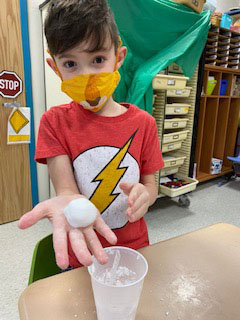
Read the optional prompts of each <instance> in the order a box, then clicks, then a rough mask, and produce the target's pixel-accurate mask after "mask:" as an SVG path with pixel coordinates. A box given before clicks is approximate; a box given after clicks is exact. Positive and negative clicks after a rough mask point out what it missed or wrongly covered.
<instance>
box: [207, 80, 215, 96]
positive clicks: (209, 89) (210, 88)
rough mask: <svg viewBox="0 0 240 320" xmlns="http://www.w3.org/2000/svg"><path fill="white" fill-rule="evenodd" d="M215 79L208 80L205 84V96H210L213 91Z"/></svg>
mask: <svg viewBox="0 0 240 320" xmlns="http://www.w3.org/2000/svg"><path fill="white" fill-rule="evenodd" d="M216 84H217V80H208V84H207V96H211V94H212V93H213V90H214V88H215V87H216Z"/></svg>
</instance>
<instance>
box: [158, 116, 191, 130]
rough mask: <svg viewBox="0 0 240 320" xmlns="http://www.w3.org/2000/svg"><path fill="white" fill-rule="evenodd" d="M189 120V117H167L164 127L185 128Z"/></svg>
mask: <svg viewBox="0 0 240 320" xmlns="http://www.w3.org/2000/svg"><path fill="white" fill-rule="evenodd" d="M187 122H188V119H182V118H172V119H166V120H165V121H164V129H178V128H185V127H186V125H187Z"/></svg>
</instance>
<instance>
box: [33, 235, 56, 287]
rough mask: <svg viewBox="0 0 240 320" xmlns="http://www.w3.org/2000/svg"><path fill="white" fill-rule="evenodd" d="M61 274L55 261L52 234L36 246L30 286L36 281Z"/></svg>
mask: <svg viewBox="0 0 240 320" xmlns="http://www.w3.org/2000/svg"><path fill="white" fill-rule="evenodd" d="M60 272H61V269H60V268H59V267H58V266H57V264H56V260H55V252H54V249H53V238H52V234H50V235H48V236H47V237H45V238H43V239H41V240H40V241H38V243H37V244H36V246H35V249H34V252H33V257H32V264H31V270H30V275H29V279H28V285H30V284H31V283H32V282H34V281H37V280H40V279H44V278H47V277H50V276H53V275H55V274H57V273H60Z"/></svg>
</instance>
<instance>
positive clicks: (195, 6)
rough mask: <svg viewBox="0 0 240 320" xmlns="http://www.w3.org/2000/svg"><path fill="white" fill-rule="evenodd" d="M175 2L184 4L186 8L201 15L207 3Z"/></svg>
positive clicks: (195, 0)
mask: <svg viewBox="0 0 240 320" xmlns="http://www.w3.org/2000/svg"><path fill="white" fill-rule="evenodd" d="M174 2H178V3H181V4H184V5H185V6H187V7H189V8H191V9H193V10H194V11H196V12H198V13H200V12H201V11H202V9H203V6H204V3H205V2H206V0H174Z"/></svg>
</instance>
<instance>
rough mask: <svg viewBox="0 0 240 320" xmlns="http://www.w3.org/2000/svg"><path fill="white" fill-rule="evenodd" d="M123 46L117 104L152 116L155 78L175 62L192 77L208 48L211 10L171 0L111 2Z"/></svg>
mask: <svg viewBox="0 0 240 320" xmlns="http://www.w3.org/2000/svg"><path fill="white" fill-rule="evenodd" d="M108 2H109V5H110V7H111V9H112V11H113V13H114V16H115V19H116V22H117V25H118V28H119V32H120V35H121V38H122V41H123V44H124V45H126V46H127V47H128V54H127V57H126V60H125V62H124V65H123V66H122V67H121V69H120V73H121V82H120V84H119V86H118V88H117V90H116V92H115V98H116V100H117V101H119V102H120V101H121V102H129V103H133V104H136V105H138V106H139V107H140V108H141V109H144V110H146V111H148V112H149V113H150V114H151V113H152V95H153V92H152V79H153V77H154V76H155V75H156V74H157V73H158V72H159V71H161V70H162V69H164V68H166V67H167V66H168V65H169V64H171V63H172V62H176V63H177V64H178V65H180V66H181V67H182V69H183V71H184V74H185V75H186V76H188V77H191V76H192V75H193V73H194V71H195V68H196V65H197V63H198V61H199V59H200V56H201V54H202V51H203V49H204V46H205V43H206V40H207V35H208V30H209V27H210V14H211V12H210V11H203V12H202V13H201V14H198V13H196V12H195V11H193V10H192V9H190V8H188V7H186V6H184V5H181V4H178V3H175V2H172V1H169V0H108Z"/></svg>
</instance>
